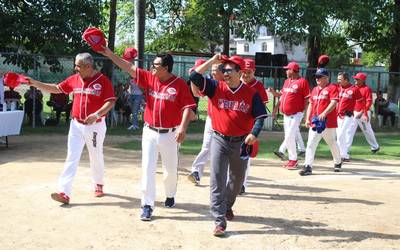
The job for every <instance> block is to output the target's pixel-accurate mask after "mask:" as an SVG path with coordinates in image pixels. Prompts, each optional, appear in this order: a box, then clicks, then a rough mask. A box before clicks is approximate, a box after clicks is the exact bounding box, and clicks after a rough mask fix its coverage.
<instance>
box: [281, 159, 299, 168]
mask: <svg viewBox="0 0 400 250" xmlns="http://www.w3.org/2000/svg"><path fill="white" fill-rule="evenodd" d="M283 167H284V168H286V169H289V170H296V169H297V161H293V160H289V161H288V162H287V163H286V164H285V165H283Z"/></svg>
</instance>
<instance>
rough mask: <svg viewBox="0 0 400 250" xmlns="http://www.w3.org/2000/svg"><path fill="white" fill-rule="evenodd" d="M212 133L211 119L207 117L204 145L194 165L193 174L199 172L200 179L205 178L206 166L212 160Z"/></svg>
mask: <svg viewBox="0 0 400 250" xmlns="http://www.w3.org/2000/svg"><path fill="white" fill-rule="evenodd" d="M212 133H213V130H212V125H211V118H210V117H209V116H207V118H206V124H205V126H204V134H203V145H202V146H201V150H200V153H199V154H198V155H197V157H196V159H195V160H194V162H193V164H192V173H193V172H198V173H199V176H200V178H201V177H202V176H203V173H204V165H205V164H206V163H207V161H208V159H209V158H210V145H211V136H212Z"/></svg>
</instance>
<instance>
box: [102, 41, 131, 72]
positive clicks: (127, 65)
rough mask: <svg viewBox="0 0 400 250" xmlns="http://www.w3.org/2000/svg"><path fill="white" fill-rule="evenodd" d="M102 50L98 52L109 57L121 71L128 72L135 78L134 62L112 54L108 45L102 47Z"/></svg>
mask: <svg viewBox="0 0 400 250" xmlns="http://www.w3.org/2000/svg"><path fill="white" fill-rule="evenodd" d="M103 48H104V51H100V52H99V53H100V54H102V55H104V56H105V57H107V58H109V59H110V60H111V61H113V63H115V65H117V66H118V67H119V68H120V69H122V70H123V71H125V72H127V73H129V75H131V77H132V78H135V79H136V69H137V67H136V66H135V64H133V63H131V62H128V61H127V60H125V59H123V58H121V57H119V56H117V55H116V54H114V53H113V52H112V51H111V50H110V49H109V48H108V47H103Z"/></svg>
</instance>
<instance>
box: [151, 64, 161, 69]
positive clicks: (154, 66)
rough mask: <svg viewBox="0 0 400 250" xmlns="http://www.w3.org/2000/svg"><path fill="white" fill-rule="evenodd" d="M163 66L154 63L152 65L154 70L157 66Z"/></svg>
mask: <svg viewBox="0 0 400 250" xmlns="http://www.w3.org/2000/svg"><path fill="white" fill-rule="evenodd" d="M160 65H161V63H152V64H151V66H152V67H153V68H156V66H160Z"/></svg>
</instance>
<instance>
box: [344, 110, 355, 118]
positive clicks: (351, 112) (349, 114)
mask: <svg viewBox="0 0 400 250" xmlns="http://www.w3.org/2000/svg"><path fill="white" fill-rule="evenodd" d="M344 115H345V116H348V117H352V116H353V111H344Z"/></svg>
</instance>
